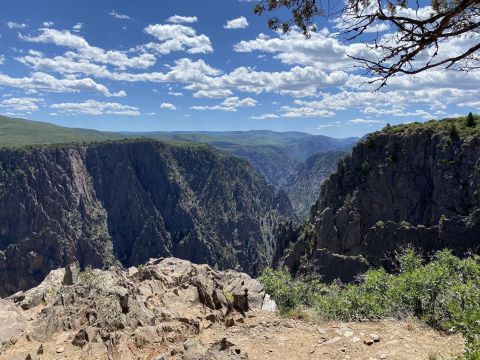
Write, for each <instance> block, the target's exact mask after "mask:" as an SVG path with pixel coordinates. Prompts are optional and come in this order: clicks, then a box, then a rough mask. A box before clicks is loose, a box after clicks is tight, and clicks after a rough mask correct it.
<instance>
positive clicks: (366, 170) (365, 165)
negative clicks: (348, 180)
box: [361, 160, 370, 174]
mask: <svg viewBox="0 0 480 360" xmlns="http://www.w3.org/2000/svg"><path fill="white" fill-rule="evenodd" d="M361 168H362V172H363V173H364V174H368V173H369V172H370V164H369V163H368V161H367V160H365V161H364V162H363V164H362V167H361Z"/></svg>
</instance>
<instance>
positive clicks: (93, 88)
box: [0, 72, 126, 96]
mask: <svg viewBox="0 0 480 360" xmlns="http://www.w3.org/2000/svg"><path fill="white" fill-rule="evenodd" d="M0 86H10V87H15V88H19V89H23V90H25V91H30V92H36V91H38V90H44V91H49V92H63V93H69V92H70V93H73V92H80V91H89V92H97V93H100V94H103V95H105V96H125V95H126V93H125V91H120V92H118V93H112V92H110V90H109V89H108V88H107V87H106V86H105V85H102V84H99V83H96V82H95V81H94V80H92V79H90V78H84V79H75V78H65V79H57V78H55V77H53V76H51V75H49V74H46V73H42V72H36V73H33V74H32V75H31V76H30V77H23V78H14V77H10V76H8V75H4V74H1V73H0Z"/></svg>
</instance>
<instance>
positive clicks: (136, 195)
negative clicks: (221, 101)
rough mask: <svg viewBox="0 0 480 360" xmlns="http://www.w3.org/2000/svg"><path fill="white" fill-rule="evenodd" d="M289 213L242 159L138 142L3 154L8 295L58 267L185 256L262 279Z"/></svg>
mask: <svg viewBox="0 0 480 360" xmlns="http://www.w3.org/2000/svg"><path fill="white" fill-rule="evenodd" d="M290 213H291V206H290V203H289V201H288V199H287V198H286V196H285V195H283V194H277V193H275V191H274V190H273V188H272V187H271V186H269V185H268V184H267V182H266V180H265V179H264V178H263V177H262V176H260V175H258V174H257V172H256V171H255V170H254V169H253V168H252V167H251V166H250V165H249V164H248V163H247V162H246V161H244V160H241V159H237V158H234V157H231V156H227V155H224V154H221V153H219V152H217V151H215V150H213V149H212V148H210V147H208V146H203V145H166V144H163V143H160V142H157V141H153V140H131V141H119V142H108V143H97V144H88V145H62V146H43V147H33V148H28V149H16V150H13V149H2V150H0V295H2V296H4V295H5V294H9V293H12V292H14V291H17V290H19V289H27V288H30V287H32V286H34V285H36V284H37V283H38V282H39V281H41V280H42V279H43V278H44V277H45V276H46V275H47V274H48V272H49V271H50V270H51V269H54V268H57V267H60V266H64V265H65V264H68V263H70V262H72V261H73V260H78V261H79V262H80V265H81V266H86V265H92V266H95V267H103V266H107V265H110V264H112V263H114V262H116V261H119V262H121V263H122V264H123V265H125V266H130V265H135V264H139V263H142V262H145V261H146V260H148V259H149V258H151V257H162V256H170V255H173V256H178V257H181V258H185V259H188V260H191V261H194V262H206V263H209V264H211V265H213V266H218V267H219V268H237V269H239V270H243V271H247V272H249V273H256V271H258V269H259V268H260V267H262V266H265V265H267V264H269V263H270V262H271V260H272V258H273V256H274V254H275V253H276V252H277V251H279V250H280V249H277V247H276V242H275V241H274V233H275V231H276V229H277V225H278V223H279V221H280V220H282V219H284V218H287V217H288V216H289V215H290Z"/></svg>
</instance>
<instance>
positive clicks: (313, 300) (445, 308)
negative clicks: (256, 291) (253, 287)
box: [259, 249, 480, 360]
mask: <svg viewBox="0 0 480 360" xmlns="http://www.w3.org/2000/svg"><path fill="white" fill-rule="evenodd" d="M397 260H398V272H397V273H396V274H390V273H387V272H386V271H385V270H384V269H383V268H381V269H376V270H369V271H368V272H367V273H365V274H364V276H363V278H362V279H361V280H360V281H359V282H358V283H355V284H349V285H345V286H343V285H339V284H335V283H333V284H325V283H322V282H321V281H320V280H318V279H293V278H292V277H291V275H290V274H289V272H288V271H286V269H283V270H272V269H270V268H268V269H265V270H264V272H263V274H262V275H261V277H260V279H259V280H260V281H261V283H262V284H263V285H264V286H265V289H266V291H267V293H269V294H270V295H271V296H272V298H273V299H274V300H275V301H276V302H277V304H278V306H279V309H280V311H281V312H282V313H283V314H285V315H291V316H292V315H293V316H302V314H307V313H308V312H309V311H310V312H311V311H313V312H314V314H315V315H316V316H318V317H319V318H321V319H323V320H341V321H352V320H360V319H364V318H369V319H379V318H387V317H388V318H391V317H395V318H398V319H401V318H405V317H408V316H415V317H417V318H418V319H420V320H422V321H424V322H425V323H427V324H428V325H430V326H432V327H434V328H436V329H440V330H444V331H458V332H461V333H462V334H463V336H464V338H465V340H466V353H465V359H468V360H478V359H480V258H479V257H475V256H472V257H470V258H467V259H459V258H457V257H455V256H453V255H452V254H451V253H450V252H449V251H447V250H445V251H441V252H438V253H437V254H436V255H435V257H434V259H433V260H432V261H431V262H429V263H427V264H425V263H424V261H423V259H422V258H421V257H420V256H419V255H417V254H416V253H415V251H414V250H412V249H407V250H405V251H404V252H403V253H402V254H399V255H398V257H397Z"/></svg>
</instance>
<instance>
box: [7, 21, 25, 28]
mask: <svg viewBox="0 0 480 360" xmlns="http://www.w3.org/2000/svg"><path fill="white" fill-rule="evenodd" d="M7 26H8V28H9V29H12V30H13V29H25V28H26V27H27V24H19V23H16V22H13V21H9V22H7Z"/></svg>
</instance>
